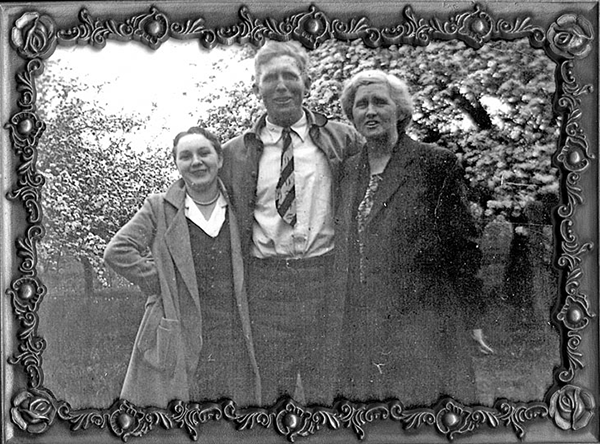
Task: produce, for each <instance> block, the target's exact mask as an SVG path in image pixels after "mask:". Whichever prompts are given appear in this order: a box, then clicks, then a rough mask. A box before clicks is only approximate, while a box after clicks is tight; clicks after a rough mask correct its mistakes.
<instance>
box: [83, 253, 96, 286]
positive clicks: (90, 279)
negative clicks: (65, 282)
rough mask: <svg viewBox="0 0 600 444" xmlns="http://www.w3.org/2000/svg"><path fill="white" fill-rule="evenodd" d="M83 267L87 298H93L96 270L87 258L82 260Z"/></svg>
mask: <svg viewBox="0 0 600 444" xmlns="http://www.w3.org/2000/svg"><path fill="white" fill-rule="evenodd" d="M81 265H83V280H84V284H85V287H84V291H85V294H86V296H91V295H93V294H94V269H93V268H92V264H91V263H90V260H89V259H88V258H87V257H82V258H81Z"/></svg>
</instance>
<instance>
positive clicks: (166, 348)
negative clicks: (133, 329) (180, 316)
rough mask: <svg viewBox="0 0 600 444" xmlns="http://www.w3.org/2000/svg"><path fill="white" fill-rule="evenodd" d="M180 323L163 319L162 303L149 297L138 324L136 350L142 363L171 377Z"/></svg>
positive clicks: (175, 357) (155, 298)
mask: <svg viewBox="0 0 600 444" xmlns="http://www.w3.org/2000/svg"><path fill="white" fill-rule="evenodd" d="M180 329H181V327H180V322H179V320H177V319H167V318H165V317H164V309H163V306H162V302H161V300H160V298H159V297H158V296H154V295H153V296H150V297H149V298H148V301H147V302H146V310H145V312H144V317H143V319H142V322H141V324H140V328H139V336H138V341H137V348H138V349H139V351H140V352H141V354H142V356H143V359H144V362H145V363H146V364H148V365H149V366H151V367H152V368H154V369H156V370H160V371H162V372H165V373H166V376H172V375H173V372H174V370H175V364H176V361H177V344H178V340H177V338H178V336H179V335H180Z"/></svg>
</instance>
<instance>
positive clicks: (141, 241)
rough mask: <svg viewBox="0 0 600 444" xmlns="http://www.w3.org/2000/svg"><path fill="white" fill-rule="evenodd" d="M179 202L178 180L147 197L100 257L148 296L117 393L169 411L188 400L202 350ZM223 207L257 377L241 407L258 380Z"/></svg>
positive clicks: (254, 399)
mask: <svg viewBox="0 0 600 444" xmlns="http://www.w3.org/2000/svg"><path fill="white" fill-rule="evenodd" d="M220 186H221V190H222V192H223V193H225V190H224V188H223V186H222V185H221V184H220ZM184 203H185V187H184V183H183V181H182V180H181V179H180V180H179V181H177V182H176V183H175V184H173V185H172V186H171V187H170V188H169V190H168V191H167V192H166V193H163V194H154V195H151V196H149V197H148V198H147V199H146V201H145V202H144V205H143V207H142V208H141V209H140V210H139V211H138V212H137V213H136V214H135V216H134V217H133V218H132V219H131V220H130V221H129V222H128V223H127V224H126V225H124V226H123V227H122V228H121V229H120V230H119V231H118V232H117V234H116V235H115V236H114V237H113V239H112V240H111V241H110V243H109V244H108V246H107V248H106V251H105V254H104V258H105V261H106V262H107V263H108V264H109V265H110V266H111V267H112V268H113V269H114V270H115V271H117V272H118V273H119V274H121V275H122V276H124V277H125V278H127V279H128V280H129V281H131V282H133V283H135V284H137V285H139V286H140V288H141V289H142V291H143V292H144V293H145V294H146V295H148V301H147V303H146V311H145V314H144V318H143V320H142V323H141V325H140V328H139V330H138V334H137V337H136V340H135V344H134V350H133V353H132V356H131V360H130V363H129V367H128V369H127V375H126V377H125V382H124V385H123V390H122V393H121V397H122V398H126V399H128V400H130V401H132V402H135V403H136V404H138V405H158V406H166V404H167V403H168V402H169V401H170V400H172V399H180V400H184V401H185V400H188V399H189V382H190V380H191V378H193V377H194V375H195V372H196V368H197V365H198V361H199V357H200V352H201V349H202V315H201V313H202V310H201V295H200V294H199V292H198V284H197V282H196V272H195V269H194V261H193V259H192V251H191V246H190V241H189V239H190V237H189V232H188V225H187V219H186V216H185V204H184ZM227 208H228V217H229V227H230V235H231V254H232V268H233V280H234V282H233V284H234V285H233V287H234V293H235V299H236V303H237V304H236V305H237V308H238V314H239V318H240V321H241V322H240V323H241V326H242V330H243V336H244V339H245V342H246V347H247V350H248V359H249V361H250V365H251V368H252V371H253V373H254V375H253V380H250V381H249V383H248V387H247V391H246V393H241V394H239V398H237V399H235V401H236V402H237V403H238V404H239V405H244V404H246V405H249V404H260V377H259V374H258V367H257V364H256V359H255V356H254V346H253V342H252V334H251V331H250V318H249V314H248V302H247V298H246V290H245V282H244V266H243V261H242V254H241V246H240V237H239V233H238V228H237V222H236V218H235V214H234V213H233V212H232V210H231V205H228V207H227ZM232 365H240V363H232ZM232 395H233V394H232Z"/></svg>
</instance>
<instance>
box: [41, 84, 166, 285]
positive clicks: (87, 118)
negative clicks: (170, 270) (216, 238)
mask: <svg viewBox="0 0 600 444" xmlns="http://www.w3.org/2000/svg"><path fill="white" fill-rule="evenodd" d="M84 88H85V87H84V86H82V85H81V84H77V83H75V84H73V83H71V82H67V81H65V79H57V78H55V76H52V75H50V76H46V77H44V78H42V79H41V82H40V88H39V90H40V94H41V96H40V98H39V102H38V103H39V104H40V113H41V114H42V117H43V119H44V121H45V123H46V126H47V129H46V132H45V133H44V135H43V137H42V139H41V140H40V143H39V157H38V167H39V169H40V172H41V173H42V174H43V175H44V177H45V179H46V184H45V186H44V188H43V196H42V204H43V211H44V226H45V227H46V236H45V238H44V240H43V243H42V245H41V248H40V256H41V259H42V260H43V261H44V262H45V263H46V265H50V266H51V265H52V263H53V262H56V261H57V260H58V259H59V258H60V256H61V255H63V254H67V255H69V256H72V257H74V258H76V259H78V260H79V261H81V262H82V264H83V265H84V268H87V271H88V273H89V272H90V271H91V270H90V267H91V269H93V270H95V272H96V273H97V275H96V277H98V278H100V279H101V281H102V280H103V279H102V278H103V275H104V273H105V270H104V269H103V267H102V254H103V252H104V248H105V247H106V244H107V243H108V241H109V240H110V239H111V237H112V236H113V235H114V233H115V232H116V231H117V230H118V229H119V228H120V227H121V226H122V225H123V224H125V222H127V221H128V220H129V219H130V218H131V217H132V216H133V214H134V212H135V211H136V210H137V209H138V208H139V207H140V206H141V204H142V202H143V200H144V198H145V197H146V196H147V195H148V194H149V193H151V192H157V191H161V190H164V189H165V187H166V185H167V183H169V182H170V181H171V180H172V178H171V177H170V174H169V171H170V170H172V169H173V168H172V167H171V165H172V162H171V160H170V159H169V158H168V154H167V153H166V152H165V150H159V151H157V152H153V151H152V150H148V152H139V151H135V150H132V149H131V146H130V145H129V142H127V141H126V134H127V133H128V132H130V131H131V130H132V128H133V127H135V126H139V125H140V124H141V121H140V119H139V118H137V117H135V116H127V115H114V114H111V113H107V112H105V111H104V110H103V109H102V108H100V107H98V104H94V103H89V102H88V101H86V100H84V99H83V98H82V97H81V94H80V93H81V92H82V91H83V90H84ZM44 262H43V263H44ZM91 278H93V276H91V275H88V276H86V281H87V285H86V288H87V290H88V291H90V290H91V285H92V283H91V282H90V281H89V279H91Z"/></svg>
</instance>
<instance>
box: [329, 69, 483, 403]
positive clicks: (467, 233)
mask: <svg viewBox="0 0 600 444" xmlns="http://www.w3.org/2000/svg"><path fill="white" fill-rule="evenodd" d="M341 100H342V108H343V110H344V112H345V114H346V115H347V116H348V118H349V119H350V120H351V121H352V122H353V123H354V126H355V127H356V129H357V130H358V131H359V132H360V133H361V134H362V135H363V136H364V137H365V139H366V144H365V145H364V147H363V150H362V152H361V153H359V154H358V155H355V156H354V157H352V158H350V159H349V160H348V161H347V162H346V164H345V167H344V172H343V174H342V178H341V184H340V189H341V193H342V197H341V199H340V201H339V203H338V210H337V216H336V226H335V233H336V251H337V252H336V257H337V264H336V270H337V272H338V273H339V275H338V276H347V279H348V282H347V289H348V291H347V297H346V301H345V320H344V330H343V338H344V340H345V342H346V345H345V349H344V354H345V355H346V357H347V358H348V360H347V362H346V363H345V365H342V369H343V370H342V378H341V382H342V386H341V394H342V395H344V396H345V397H349V398H358V399H361V400H366V399H369V398H375V399H384V398H386V397H390V396H392V397H399V398H400V399H401V400H403V401H404V402H405V403H407V404H429V403H432V402H434V401H435V400H436V399H437V398H438V397H439V396H440V395H453V396H456V397H457V398H458V399H460V400H463V401H464V402H470V401H473V400H474V394H475V387H474V377H473V372H472V367H471V365H470V362H471V357H470V350H469V345H470V338H469V337H470V336H471V334H472V331H471V329H470V328H469V327H471V328H472V327H473V325H470V326H469V327H468V326H467V323H468V322H470V320H472V319H473V315H472V313H471V311H472V310H473V309H474V308H475V307H477V305H478V303H479V302H478V296H479V294H478V290H479V284H480V283H479V281H478V280H477V279H476V277H475V273H476V272H477V269H478V261H479V257H480V253H479V251H478V246H477V244H476V243H475V242H474V238H475V237H476V235H477V230H476V228H475V225H474V224H473V221H472V220H471V217H470V214H469V212H468V207H467V205H466V204H465V199H464V185H463V174H462V171H461V169H460V168H459V165H458V164H457V159H456V157H455V156H454V155H453V154H452V153H451V152H449V151H447V150H445V149H442V148H439V147H436V146H432V145H426V144H423V143H419V142H417V141H415V140H413V139H411V138H410V137H409V136H408V135H407V134H406V132H405V129H406V127H407V125H408V124H409V122H410V121H411V118H412V100H411V97H410V96H409V93H408V90H407V87H406V85H405V84H404V83H403V82H402V81H401V80H400V79H398V78H396V77H394V76H392V75H388V74H386V73H384V72H382V71H364V72H361V73H359V74H357V75H355V76H354V77H353V78H352V79H350V80H349V81H348V82H347V84H346V86H345V88H344V91H343V93H342V99H341ZM343 279H344V278H342V280H343ZM476 330H477V329H476ZM478 332H480V330H478ZM480 339H481V343H480V345H481V346H482V347H483V346H485V343H483V339H482V337H480Z"/></svg>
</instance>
